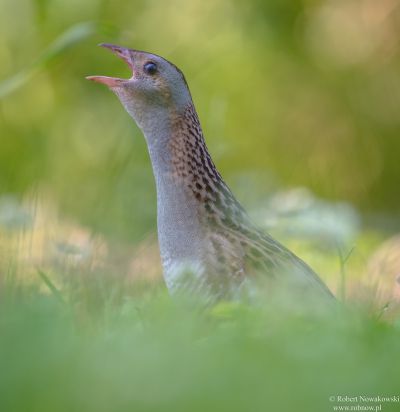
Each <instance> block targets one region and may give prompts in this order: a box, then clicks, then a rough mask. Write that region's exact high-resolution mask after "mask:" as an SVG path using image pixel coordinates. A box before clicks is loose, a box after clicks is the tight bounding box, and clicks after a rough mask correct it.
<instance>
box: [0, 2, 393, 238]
mask: <svg viewBox="0 0 400 412" xmlns="http://www.w3.org/2000/svg"><path fill="white" fill-rule="evenodd" d="M399 22H400V7H399V3H398V1H397V0H380V1H374V0H356V1H353V0H343V1H338V0H335V1H327V0H324V1H322V0H303V1H300V0H298V1H293V0H290V1H284V0H269V1H261V0H260V1H259V0H253V1H247V2H243V1H239V0H218V1H200V0H191V1H183V0H174V1H139V0H138V1H122V0H120V1H118V0H116V1H115V0H114V1H104V0H85V1H68V2H67V1H61V0H36V1H33V0H31V1H28V0H17V1H15V0H1V2H0V79H2V80H1V83H0V96H1V100H0V136H1V138H0V192H1V193H3V194H4V193H12V194H24V193H26V192H27V191H32V190H35V191H39V192H40V191H41V190H43V187H45V190H46V193H47V194H48V195H50V196H51V197H52V199H53V200H54V201H55V202H56V203H57V205H58V207H59V208H61V210H62V212H63V213H65V214H66V215H68V216H72V217H74V218H75V219H77V220H79V221H80V222H81V223H83V224H85V225H88V226H89V227H91V228H93V229H95V230H99V231H100V232H102V233H106V234H107V235H110V236H115V237H118V238H123V239H127V240H130V241H136V240H138V239H141V238H142V237H143V235H144V234H145V233H147V232H148V231H149V230H152V229H153V228H154V225H155V207H156V206H155V188H154V184H153V178H152V175H151V168H150V164H149V160H148V156H147V151H146V147H145V143H144V139H143V138H142V136H141V134H140V132H139V131H138V129H137V128H136V126H135V125H134V123H133V122H132V121H131V119H130V118H129V117H128V115H127V114H126V113H125V112H124V110H123V109H122V108H121V105H120V103H119V102H118V101H117V99H116V98H115V96H113V95H112V94H111V93H110V92H109V91H108V90H106V88H103V87H101V86H99V85H94V84H92V83H89V82H87V81H86V80H85V79H84V76H85V75H89V74H109V75H120V76H129V72H128V70H127V68H126V67H124V65H123V63H122V62H121V61H119V60H118V59H116V58H115V57H114V56H112V55H110V54H109V53H108V52H106V51H104V50H102V49H99V48H97V47H96V44H97V43H100V42H113V43H117V44H121V45H126V46H128V47H132V48H138V49H144V50H148V51H153V52H155V53H158V54H161V55H163V56H165V57H167V58H168V59H170V60H172V61H173V62H175V63H176V64H177V65H178V66H179V67H180V68H181V69H182V70H183V71H184V73H185V74H186V77H187V80H188V82H189V85H190V87H191V91H192V94H193V97H194V100H195V103H196V106H197V109H198V112H199V115H200V118H201V121H202V124H203V128H204V131H205V135H206V138H207V142H208V145H209V147H210V151H211V153H212V154H213V156H214V158H215V161H216V163H217V165H218V166H219V168H220V169H221V172H222V174H223V175H224V176H225V178H226V180H227V182H228V183H229V184H230V185H231V186H232V188H233V190H234V192H237V193H238V196H239V198H240V199H241V200H242V201H243V202H244V203H245V205H246V206H247V207H251V206H252V204H251V202H252V199H253V198H254V199H253V200H255V201H258V200H259V199H262V198H263V197H265V196H268V194H269V193H271V192H272V191H274V190H277V189H279V188H282V187H293V186H306V187H308V188H310V189H311V190H312V191H313V192H314V193H316V194H317V195H319V196H321V197H324V198H327V199H331V200H346V201H348V202H350V203H352V204H353V205H355V206H356V207H357V208H358V209H359V210H361V211H362V212H364V213H366V214H368V215H371V214H372V215H377V216H382V215H383V216H392V217H396V216H398V214H399V201H400V189H399V182H400V161H399V155H400V134H399V130H400V115H399V107H400V53H399V51H400V42H399V40H398V39H399V38H400V24H399ZM13 76H17V77H13ZM243 187H252V188H254V190H253V198H252V197H251V196H250V197H248V196H247V192H245V194H246V196H243V195H242V196H241V193H244V192H243V191H244V189H243ZM127 222H128V223H129V224H127Z"/></svg>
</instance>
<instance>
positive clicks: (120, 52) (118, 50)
mask: <svg viewBox="0 0 400 412" xmlns="http://www.w3.org/2000/svg"><path fill="white" fill-rule="evenodd" d="M99 46H101V47H105V48H106V49H110V50H111V51H112V52H113V53H114V54H116V55H117V56H119V57H121V59H122V60H124V61H125V62H126V63H127V64H128V66H129V67H130V68H131V69H132V76H133V62H132V54H131V50H130V49H127V48H125V47H121V46H115V45H114V44H107V43H101V44H99ZM86 79H87V80H92V81H94V82H97V83H102V84H105V85H106V86H108V87H118V86H122V85H123V83H125V82H126V81H127V79H120V78H118V77H108V76H86Z"/></svg>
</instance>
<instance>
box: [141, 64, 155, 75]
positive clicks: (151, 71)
mask: <svg viewBox="0 0 400 412" xmlns="http://www.w3.org/2000/svg"><path fill="white" fill-rule="evenodd" d="M143 69H144V71H145V72H146V73H147V74H154V73H155V72H156V71H157V65H156V64H155V63H153V62H147V63H146V64H145V65H144V66H143Z"/></svg>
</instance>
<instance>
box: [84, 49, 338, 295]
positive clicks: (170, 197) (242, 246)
mask: <svg viewBox="0 0 400 412" xmlns="http://www.w3.org/2000/svg"><path fill="white" fill-rule="evenodd" d="M104 46H105V47H107V48H109V49H111V50H112V51H114V52H115V53H116V54H118V55H119V56H121V57H122V58H123V59H124V60H125V61H127V62H128V64H129V66H130V67H131V68H132V71H133V75H132V78H131V79H127V80H124V79H115V78H110V77H104V76H91V77H90V79H91V80H94V81H97V82H100V83H104V84H106V85H108V86H109V87H110V88H111V89H112V90H113V91H114V92H115V93H116V94H117V96H118V97H119V98H120V100H121V102H122V103H123V105H124V107H125V108H126V110H127V111H128V112H129V113H130V114H131V116H132V117H133V118H134V119H135V121H136V122H137V124H138V125H139V127H140V128H141V129H142V131H143V133H144V135H145V138H146V141H147V143H148V147H149V152H150V157H151V161H152V166H153V170H154V174H155V178H156V186H157V204H158V232H159V241H160V249H161V256H162V261H163V266H164V275H165V278H166V282H167V285H168V287H169V289H170V290H171V291H173V292H174V291H176V290H180V289H182V288H183V287H185V288H187V287H189V288H190V289H191V290H192V291H195V292H198V293H201V294H203V295H206V296H208V297H209V299H210V300H212V301H215V300H218V299H222V298H231V297H235V296H238V295H240V294H241V293H242V291H243V290H244V289H246V290H248V289H249V288H252V287H253V286H254V285H256V279H258V278H259V277H260V275H261V274H262V275H264V277H267V278H271V279H275V280H282V279H285V282H287V281H289V287H298V288H299V290H300V289H307V290H312V291H313V292H315V294H317V295H321V296H327V297H331V296H332V294H331V293H330V291H329V289H328V288H327V287H326V286H325V285H324V284H323V282H322V281H321V280H320V279H319V278H318V276H317V275H316V274H315V273H314V272H313V271H312V269H311V268H309V267H308V266H307V265H306V264H305V263H304V262H303V261H302V260H300V259H299V258H298V257H296V256H295V255H294V254H293V253H291V252H290V251H289V250H288V249H286V248H285V247H284V246H282V245H281V244H280V243H278V242H277V241H275V240H274V239H273V238H271V237H270V236H269V235H267V234H264V233H262V232H261V231H260V230H259V229H257V228H256V227H255V226H254V225H253V223H252V222H251V221H250V219H249V217H248V215H247V213H246V212H245V210H244V209H243V208H242V206H241V205H240V204H239V202H238V201H237V200H236V199H235V197H234V196H233V194H232V193H231V191H230V189H229V188H228V186H227V185H226V184H225V182H224V181H223V179H222V177H221V175H220V174H219V172H218V170H217V168H216V167H215V165H214V163H213V161H212V159H211V156H210V154H209V151H208V149H207V147H206V144H205V140H204V137H203V133H202V129H201V126H200V122H199V119H198V116H197V113H196V110H195V108H194V105H193V102H192V99H191V95H190V92H189V89H188V86H187V83H186V81H185V79H184V76H183V74H182V72H181V71H180V70H179V69H178V68H176V66H174V65H173V64H172V63H170V62H168V61H166V60H165V59H163V58H162V57H160V56H157V55H154V54H150V53H146V52H141V51H136V50H131V49H126V48H122V47H119V46H113V45H104ZM150 68H151V70H149V69H150ZM188 268H189V269H190V271H191V272H193V274H192V275H191V276H190V277H189V281H188V279H187V269H188ZM253 280H254V282H253ZM250 284H251V286H249V285H250ZM188 285H189V286H188Z"/></svg>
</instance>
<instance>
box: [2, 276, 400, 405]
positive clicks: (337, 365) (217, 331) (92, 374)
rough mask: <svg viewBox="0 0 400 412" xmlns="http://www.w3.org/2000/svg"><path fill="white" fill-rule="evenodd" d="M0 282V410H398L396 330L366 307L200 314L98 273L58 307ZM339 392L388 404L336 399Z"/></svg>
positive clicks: (48, 297)
mask: <svg viewBox="0 0 400 412" xmlns="http://www.w3.org/2000/svg"><path fill="white" fill-rule="evenodd" d="M2 286H3V289H0V291H2V292H3V293H0V297H1V299H0V366H1V370H2V373H1V374H0V410H2V411H7V412H20V411H25V412H31V411H32V412H47V411H49V412H54V411H57V412H63V411H68V412H69V411H85V412H91V411H93V412H103V411H104V412H106V411H113V412H119V411H129V412H131V411H137V412H140V411H163V412H167V411H171V412H180V411H182V412H183V411H185V412H186V411H195V412H197V411H198V412H204V411H218V412H225V411H227V412H228V411H229V412H236V411H238V412H239V411H265V410H273V411H307V412H311V411H318V412H320V411H328V410H333V406H337V405H341V406H343V405H344V406H357V405H358V404H359V405H362V406H363V407H371V406H373V407H377V406H378V409H374V410H380V409H379V405H382V410H385V411H387V412H390V411H398V409H399V400H398V389H399V379H400V376H399V373H400V372H399V371H400V369H399V368H398V360H397V359H398V342H399V338H400V328H399V323H398V321H397V322H395V323H393V324H391V325H390V324H387V323H385V322H383V321H382V320H380V319H379V318H378V317H377V316H371V315H367V312H365V311H364V310H355V309H354V308H353V309H349V308H336V309H337V310H333V311H332V313H329V312H327V313H325V312H324V311H322V312H320V311H313V312H312V313H309V312H308V311H305V312H303V311H291V310H288V308H287V307H285V305H280V306H275V305H273V304H271V303H269V304H266V303H265V302H264V303H263V304H260V305H256V306H254V307H246V306H241V305H239V304H236V305H234V304H231V305H228V304H224V305H222V304H221V305H220V306H218V307H215V308H213V309H212V310H206V311H204V310H199V308H198V307H196V305H195V303H194V302H193V299H192V298H191V299H190V300H189V301H186V300H184V299H182V300H175V301H171V300H170V299H168V297H167V296H166V295H165V293H161V292H160V291H159V290H157V289H154V288H153V289H152V288H149V285H147V286H146V285H143V289H141V288H139V287H138V285H135V287H132V285H131V286H129V285H124V284H122V283H121V281H120V280H118V282H116V281H115V280H114V281H111V282H110V279H108V280H107V279H106V278H104V277H101V276H96V277H94V278H91V279H88V278H85V277H81V278H80V279H77V282H75V283H74V284H73V285H69V286H68V285H66V286H65V287H64V288H62V289H61V290H60V291H59V293H60V294H61V295H62V296H63V299H60V298H59V297H58V295H57V294H43V293H40V292H39V291H38V289H37V287H36V288H35V287H31V288H27V287H21V285H19V284H18V283H15V281H14V280H13V277H12V276H10V278H9V280H8V282H7V283H6V284H3V285H2ZM143 291H146V293H143ZM189 302H190V303H189ZM302 304H303V303H302ZM346 395H347V396H359V395H363V396H370V397H376V396H380V397H385V396H395V395H397V401H396V400H393V401H391V402H390V401H388V402H379V401H377V402H362V401H359V402H345V401H336V399H337V398H336V397H337V396H343V397H344V396H346ZM332 397H335V398H333V399H332ZM395 399H396V398H395Z"/></svg>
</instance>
